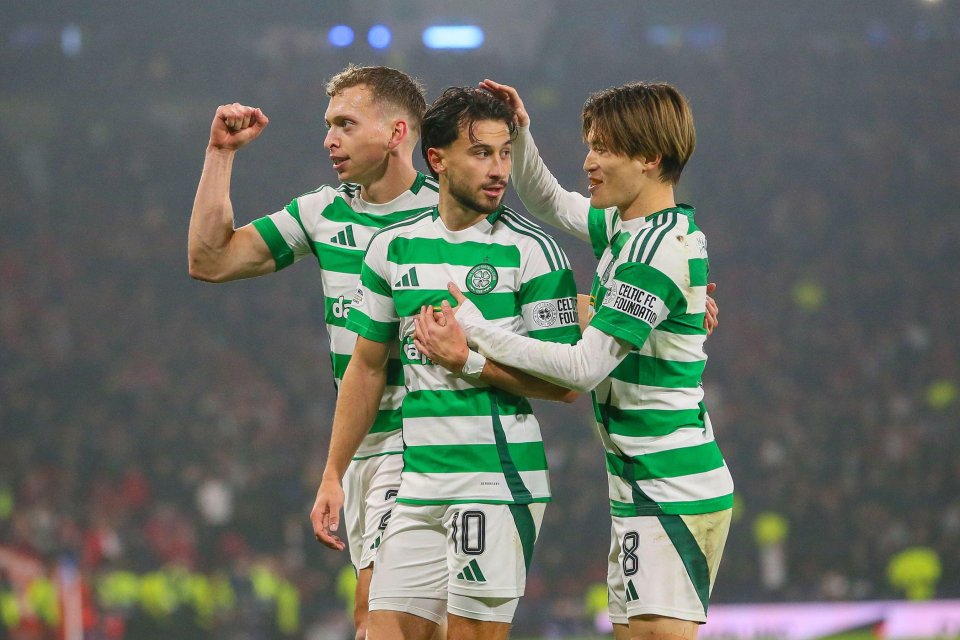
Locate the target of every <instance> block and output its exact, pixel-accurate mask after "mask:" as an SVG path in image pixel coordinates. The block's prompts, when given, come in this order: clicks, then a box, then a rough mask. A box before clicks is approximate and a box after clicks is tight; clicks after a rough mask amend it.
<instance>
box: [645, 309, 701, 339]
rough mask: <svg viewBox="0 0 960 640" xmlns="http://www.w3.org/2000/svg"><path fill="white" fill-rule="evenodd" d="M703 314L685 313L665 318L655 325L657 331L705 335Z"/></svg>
mask: <svg viewBox="0 0 960 640" xmlns="http://www.w3.org/2000/svg"><path fill="white" fill-rule="evenodd" d="M705 315H706V314H705V313H685V314H682V315H678V316H676V317H674V318H667V319H666V320H664V321H663V322H661V323H660V324H658V325H657V331H663V332H664V333H673V334H677V335H684V336H700V335H703V336H705V335H707V330H706V329H704V328H703V318H704V316H705Z"/></svg>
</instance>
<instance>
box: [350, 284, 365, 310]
mask: <svg viewBox="0 0 960 640" xmlns="http://www.w3.org/2000/svg"><path fill="white" fill-rule="evenodd" d="M362 304H363V287H357V292H356V293H354V294H353V303H352V305H353V306H354V307H359V306H360V305H362Z"/></svg>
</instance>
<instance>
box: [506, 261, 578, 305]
mask: <svg viewBox="0 0 960 640" xmlns="http://www.w3.org/2000/svg"><path fill="white" fill-rule="evenodd" d="M568 280H569V275H568V272H567V270H566V269H561V270H559V271H551V272H550V273H544V274H542V275H539V276H537V277H535V278H531V279H530V280H527V281H526V282H523V283H521V284H520V291H519V296H518V297H519V298H520V299H521V300H522V301H523V302H522V303H521V304H527V303H528V302H531V301H539V300H549V299H551V298H555V297H557V291H563V289H564V287H563V285H564V283H565V282H566V281H568ZM570 295H571V296H572V297H576V291H573V292H572V293H571V294H570Z"/></svg>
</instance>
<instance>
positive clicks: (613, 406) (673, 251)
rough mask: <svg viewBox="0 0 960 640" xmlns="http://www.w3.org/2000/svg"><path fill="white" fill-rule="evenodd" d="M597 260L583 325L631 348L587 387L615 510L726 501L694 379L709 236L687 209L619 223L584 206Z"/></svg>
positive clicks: (639, 511)
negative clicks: (590, 313)
mask: <svg viewBox="0 0 960 640" xmlns="http://www.w3.org/2000/svg"><path fill="white" fill-rule="evenodd" d="M588 227H589V231H590V239H591V242H592V244H593V247H594V251H595V253H596V254H597V257H598V258H600V264H599V266H598V268H597V273H596V275H595V276H594V280H593V286H592V288H591V304H592V306H593V308H594V311H595V313H594V316H593V318H592V319H591V321H590V325H591V326H593V327H596V328H597V329H599V330H601V331H603V332H604V333H606V334H608V335H611V336H614V337H616V338H619V339H621V340H624V341H627V342H629V343H631V344H633V345H634V346H635V348H634V349H633V350H632V351H631V352H630V354H629V355H628V356H627V357H626V359H624V360H623V361H622V362H621V363H620V364H619V365H618V366H617V367H616V369H614V370H613V371H612V372H611V373H610V375H609V376H607V378H606V379H605V380H603V382H601V383H600V384H599V385H598V386H597V387H596V389H595V390H594V391H593V403H594V411H595V414H596V419H597V426H598V429H599V432H600V436H601V439H602V440H603V444H604V447H605V449H606V467H607V476H608V481H609V491H610V503H611V512H612V514H613V515H616V516H633V515H657V514H694V513H709V512H712V511H719V510H721V509H728V508H730V507H732V506H733V481H732V479H731V477H730V472H729V470H728V469H727V466H726V463H725V461H724V459H723V455H722V454H721V453H720V449H719V447H718V446H717V443H716V441H715V440H714V437H713V428H712V426H711V424H710V417H709V415H708V414H707V409H706V406H705V405H704V403H703V389H702V387H701V378H702V375H703V370H704V366H705V364H706V361H707V356H706V353H705V352H704V350H703V345H704V342H705V340H706V330H705V329H704V328H703V319H704V313H705V311H706V285H707V273H708V270H709V263H708V259H707V242H706V238H705V237H704V235H703V232H702V231H700V229H699V228H697V225H696V223H695V222H694V210H693V208H692V207H689V206H686V205H678V206H676V207H674V208H670V209H665V210H663V211H660V212H657V213H655V214H653V215H651V216H648V217H647V218H642V219H638V220H630V221H627V222H624V221H621V220H620V219H619V217H618V215H617V213H616V211H615V210H613V209H607V210H599V209H591V210H590V213H589V218H588Z"/></svg>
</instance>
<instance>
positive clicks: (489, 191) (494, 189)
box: [481, 182, 507, 198]
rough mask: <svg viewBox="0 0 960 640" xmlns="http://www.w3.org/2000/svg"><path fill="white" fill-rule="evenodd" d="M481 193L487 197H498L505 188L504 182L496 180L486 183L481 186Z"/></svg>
mask: <svg viewBox="0 0 960 640" xmlns="http://www.w3.org/2000/svg"><path fill="white" fill-rule="evenodd" d="M481 190H482V191H483V193H484V194H485V195H486V196H487V197H489V198H499V197H500V196H502V195H503V192H504V191H506V190H507V183H506V182H496V183H494V184H488V185H484V186H483V187H481Z"/></svg>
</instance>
